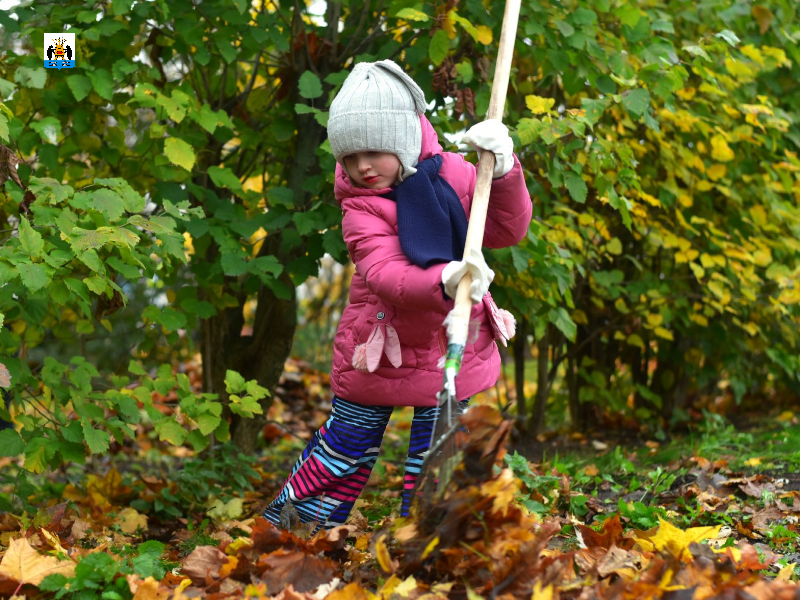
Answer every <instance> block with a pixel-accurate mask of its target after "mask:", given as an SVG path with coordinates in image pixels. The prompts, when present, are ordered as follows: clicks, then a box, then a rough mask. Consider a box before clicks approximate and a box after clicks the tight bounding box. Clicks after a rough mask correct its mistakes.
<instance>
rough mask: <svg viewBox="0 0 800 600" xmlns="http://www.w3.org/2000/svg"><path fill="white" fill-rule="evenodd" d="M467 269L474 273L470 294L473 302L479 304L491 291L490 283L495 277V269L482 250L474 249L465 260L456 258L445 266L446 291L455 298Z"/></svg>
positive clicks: (443, 274) (443, 279) (443, 277)
mask: <svg viewBox="0 0 800 600" xmlns="http://www.w3.org/2000/svg"><path fill="white" fill-rule="evenodd" d="M467 271H469V272H470V274H471V275H472V284H470V286H469V296H470V298H472V302H473V303H475V304H477V303H478V302H480V301H481V300H482V299H483V297H484V296H485V295H486V292H488V291H489V284H490V283H492V280H493V279H494V271H492V270H491V269H490V268H489V265H487V264H486V260H485V259H484V258H483V253H482V252H481V251H480V250H475V249H473V250H472V251H471V252H470V254H469V255H468V256H466V257H465V258H464V260H454V261H452V262H450V263H449V264H448V265H447V266H446V267H445V268H444V271H442V283H443V284H444V291H445V293H446V294H447V295H448V296H450V297H451V298H455V297H456V290H457V289H458V284H459V282H460V281H461V279H462V278H463V277H464V275H465V274H466V272H467Z"/></svg>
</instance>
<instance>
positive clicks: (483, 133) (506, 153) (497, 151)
mask: <svg viewBox="0 0 800 600" xmlns="http://www.w3.org/2000/svg"><path fill="white" fill-rule="evenodd" d="M461 141H462V142H463V143H464V144H469V145H470V146H472V147H473V148H475V149H476V150H488V151H489V152H493V153H494V156H495V162H494V174H493V177H494V179H497V178H498V177H502V176H503V175H505V174H506V173H508V172H509V171H510V170H511V169H513V168H514V142H513V141H512V140H511V136H510V135H508V127H506V126H505V125H503V123H502V122H501V121H498V120H497V119H486V120H485V121H483V122H481V123H476V124H475V125H473V126H472V127H470V128H469V129H468V130H467V133H465V134H464V137H463V138H461Z"/></svg>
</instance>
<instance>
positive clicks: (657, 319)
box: [647, 313, 664, 327]
mask: <svg viewBox="0 0 800 600" xmlns="http://www.w3.org/2000/svg"><path fill="white" fill-rule="evenodd" d="M647 322H648V323H649V324H650V325H652V326H653V327H658V326H659V325H661V324H662V323H663V322H664V317H662V316H661V315H659V314H658V313H650V314H648V315H647Z"/></svg>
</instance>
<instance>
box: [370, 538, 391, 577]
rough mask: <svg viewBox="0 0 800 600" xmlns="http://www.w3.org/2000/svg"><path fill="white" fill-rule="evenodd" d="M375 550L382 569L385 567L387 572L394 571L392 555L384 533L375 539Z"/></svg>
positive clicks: (384, 569)
mask: <svg viewBox="0 0 800 600" xmlns="http://www.w3.org/2000/svg"><path fill="white" fill-rule="evenodd" d="M374 552H375V558H376V559H377V561H378V564H379V565H380V566H381V569H383V571H384V572H385V573H392V572H393V571H394V568H393V566H392V555H391V554H389V548H388V547H387V546H386V535H382V536H380V537H379V538H378V539H377V540H375V548H374Z"/></svg>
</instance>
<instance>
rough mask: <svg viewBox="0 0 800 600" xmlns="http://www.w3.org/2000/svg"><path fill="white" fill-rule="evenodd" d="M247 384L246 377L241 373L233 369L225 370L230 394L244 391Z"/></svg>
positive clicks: (226, 383) (226, 385)
mask: <svg viewBox="0 0 800 600" xmlns="http://www.w3.org/2000/svg"><path fill="white" fill-rule="evenodd" d="M245 385H246V382H245V380H244V377H242V376H241V375H239V373H237V372H236V371H232V370H231V369H228V370H227V371H225V387H226V389H227V391H228V393H229V394H238V393H239V392H243V391H244V390H245Z"/></svg>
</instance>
